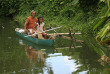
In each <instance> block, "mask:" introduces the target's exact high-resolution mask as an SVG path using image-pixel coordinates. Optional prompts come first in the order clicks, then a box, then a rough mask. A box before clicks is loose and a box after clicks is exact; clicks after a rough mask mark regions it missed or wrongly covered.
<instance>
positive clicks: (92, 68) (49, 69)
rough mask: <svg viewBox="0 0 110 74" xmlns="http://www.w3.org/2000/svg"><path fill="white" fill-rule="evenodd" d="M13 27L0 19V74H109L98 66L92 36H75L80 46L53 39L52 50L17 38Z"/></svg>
mask: <svg viewBox="0 0 110 74" xmlns="http://www.w3.org/2000/svg"><path fill="white" fill-rule="evenodd" d="M16 27H20V25H19V24H18V23H17V22H15V21H13V20H10V19H8V18H4V19H0V74H110V65H109V64H105V63H101V62H98V59H100V55H99V54H97V52H96V51H95V50H94V48H96V49H97V50H100V49H101V48H100V47H99V45H98V44H97V42H96V41H95V39H94V36H92V35H76V38H77V39H80V40H83V41H84V42H83V43H80V42H76V41H72V40H67V39H63V38H56V39H55V43H54V46H53V47H45V46H38V45H36V44H33V43H31V42H28V41H26V40H23V39H21V38H20V37H18V36H17V35H16V33H15V31H14V29H15V28H16ZM108 54H109V53H108Z"/></svg>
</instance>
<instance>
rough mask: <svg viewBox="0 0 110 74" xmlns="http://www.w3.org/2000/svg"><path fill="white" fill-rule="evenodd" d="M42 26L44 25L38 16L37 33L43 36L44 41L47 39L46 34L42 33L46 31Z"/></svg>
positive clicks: (41, 18)
mask: <svg viewBox="0 0 110 74" xmlns="http://www.w3.org/2000/svg"><path fill="white" fill-rule="evenodd" d="M44 25H45V23H44V22H43V17H42V16H39V17H38V23H37V33H40V34H42V35H44V39H47V34H46V33H44V32H43V31H46V29H45V28H44Z"/></svg>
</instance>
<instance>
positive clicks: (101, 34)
mask: <svg viewBox="0 0 110 74" xmlns="http://www.w3.org/2000/svg"><path fill="white" fill-rule="evenodd" d="M109 26H110V22H108V23H107V24H106V25H105V26H104V27H103V28H102V29H101V30H100V31H99V32H98V35H97V38H100V39H101V40H103V39H104V38H105V37H106V35H107V33H108V32H109V29H110V27H109Z"/></svg>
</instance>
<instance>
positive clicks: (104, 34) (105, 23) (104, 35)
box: [93, 0, 110, 41]
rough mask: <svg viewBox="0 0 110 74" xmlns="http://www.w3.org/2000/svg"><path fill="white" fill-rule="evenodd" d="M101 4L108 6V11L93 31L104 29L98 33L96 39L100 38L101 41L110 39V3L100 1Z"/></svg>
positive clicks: (106, 0) (105, 0)
mask: <svg viewBox="0 0 110 74" xmlns="http://www.w3.org/2000/svg"><path fill="white" fill-rule="evenodd" d="M100 2H105V4H107V7H108V8H107V11H106V13H105V14H104V16H102V17H101V20H100V21H99V22H98V23H97V24H96V25H95V26H94V28H93V30H96V29H97V28H99V27H102V28H101V29H100V31H99V32H98V34H97V36H96V39H97V38H99V39H100V40H101V41H102V40H104V39H106V40H107V39H108V38H109V30H110V22H109V21H110V19H109V18H110V5H109V3H110V1H109V0H100Z"/></svg>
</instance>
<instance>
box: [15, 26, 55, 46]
mask: <svg viewBox="0 0 110 74" xmlns="http://www.w3.org/2000/svg"><path fill="white" fill-rule="evenodd" d="M22 31H23V29H20V28H16V29H15V32H16V34H17V35H18V36H20V37H22V38H24V39H26V40H28V41H30V42H32V43H35V44H37V45H43V46H53V43H54V39H38V38H33V37H30V36H28V35H26V34H23V33H22Z"/></svg>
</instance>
